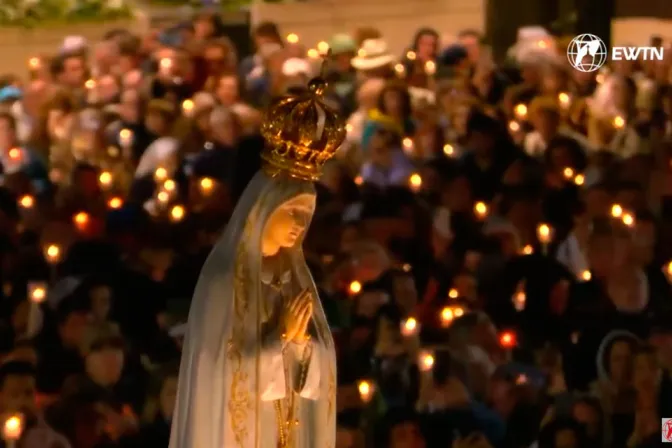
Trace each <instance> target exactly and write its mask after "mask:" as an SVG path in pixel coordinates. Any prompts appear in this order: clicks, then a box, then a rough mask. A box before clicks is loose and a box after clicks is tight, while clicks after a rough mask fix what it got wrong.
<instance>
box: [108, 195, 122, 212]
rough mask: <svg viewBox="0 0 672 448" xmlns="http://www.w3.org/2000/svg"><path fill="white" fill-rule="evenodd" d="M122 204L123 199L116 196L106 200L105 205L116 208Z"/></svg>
mask: <svg viewBox="0 0 672 448" xmlns="http://www.w3.org/2000/svg"><path fill="white" fill-rule="evenodd" d="M122 205H124V201H123V200H122V199H121V198H118V197H114V198H110V200H109V201H107V206H108V207H109V208H111V209H112V210H118V209H120V208H121V206H122Z"/></svg>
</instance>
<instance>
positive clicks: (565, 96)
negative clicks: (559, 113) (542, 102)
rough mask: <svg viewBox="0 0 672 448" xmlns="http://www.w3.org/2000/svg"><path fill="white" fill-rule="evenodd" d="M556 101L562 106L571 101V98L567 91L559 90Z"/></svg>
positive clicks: (567, 104)
mask: <svg viewBox="0 0 672 448" xmlns="http://www.w3.org/2000/svg"><path fill="white" fill-rule="evenodd" d="M558 101H559V102H560V105H561V106H562V107H564V108H566V107H567V106H569V102H570V101H571V98H570V97H569V94H568V93H565V92H561V93H559V94H558Z"/></svg>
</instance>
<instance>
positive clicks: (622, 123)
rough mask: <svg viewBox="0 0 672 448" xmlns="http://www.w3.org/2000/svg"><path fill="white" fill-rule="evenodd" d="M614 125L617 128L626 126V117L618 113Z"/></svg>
mask: <svg viewBox="0 0 672 448" xmlns="http://www.w3.org/2000/svg"><path fill="white" fill-rule="evenodd" d="M613 125H614V127H615V128H616V129H621V128H623V127H624V126H625V119H624V118H623V117H621V116H620V115H618V116H616V117H614V121H613Z"/></svg>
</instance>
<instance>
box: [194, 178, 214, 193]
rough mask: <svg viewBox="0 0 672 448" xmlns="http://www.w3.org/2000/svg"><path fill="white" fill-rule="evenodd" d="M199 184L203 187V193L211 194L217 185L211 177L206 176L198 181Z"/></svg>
mask: <svg viewBox="0 0 672 448" xmlns="http://www.w3.org/2000/svg"><path fill="white" fill-rule="evenodd" d="M198 186H199V188H200V189H201V193H203V194H204V195H209V194H210V193H211V192H212V189H213V187H214V186H215V183H214V181H213V180H212V179H210V178H209V177H204V178H203V179H201V181H200V182H199V183H198Z"/></svg>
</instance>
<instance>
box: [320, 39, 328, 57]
mask: <svg viewBox="0 0 672 448" xmlns="http://www.w3.org/2000/svg"><path fill="white" fill-rule="evenodd" d="M317 51H319V52H320V53H321V54H327V53H329V44H328V43H327V42H325V41H321V42H318V43H317Z"/></svg>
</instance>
